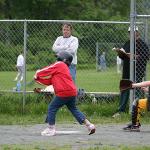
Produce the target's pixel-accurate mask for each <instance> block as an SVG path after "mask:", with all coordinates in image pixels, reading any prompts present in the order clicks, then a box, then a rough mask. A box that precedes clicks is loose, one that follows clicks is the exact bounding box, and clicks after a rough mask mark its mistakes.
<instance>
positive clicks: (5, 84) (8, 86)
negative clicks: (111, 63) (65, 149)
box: [0, 68, 121, 92]
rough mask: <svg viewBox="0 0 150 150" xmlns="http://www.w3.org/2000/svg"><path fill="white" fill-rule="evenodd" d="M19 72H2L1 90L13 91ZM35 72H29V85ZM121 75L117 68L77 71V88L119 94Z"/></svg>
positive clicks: (29, 88) (0, 76) (0, 75)
mask: <svg viewBox="0 0 150 150" xmlns="http://www.w3.org/2000/svg"><path fill="white" fill-rule="evenodd" d="M16 73H17V72H9V71H5V72H0V90H12V89H13V87H15V86H16V82H14V81H13V80H14V78H15V76H16ZM34 73H35V72H34V71H27V75H26V78H27V83H28V82H30V81H31V80H32V79H33V75H34ZM120 77H121V75H118V74H117V73H116V68H111V69H107V70H106V71H105V72H97V71H96V69H93V70H92V69H90V70H77V83H76V84H77V87H78V88H84V89H85V90H86V91H89V92H91V91H95V92H118V91H119V88H118V85H119V81H120ZM37 86H39V85H38V84H35V85H33V86H27V87H26V89H27V90H32V89H33V88H34V87H37Z"/></svg>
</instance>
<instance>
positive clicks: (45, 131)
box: [41, 127, 56, 136]
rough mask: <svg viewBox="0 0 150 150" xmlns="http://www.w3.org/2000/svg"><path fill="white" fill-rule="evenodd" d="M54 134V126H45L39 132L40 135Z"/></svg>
mask: <svg viewBox="0 0 150 150" xmlns="http://www.w3.org/2000/svg"><path fill="white" fill-rule="evenodd" d="M55 134H56V130H55V129H54V128H49V127H48V128H46V129H45V130H44V131H42V132H41V135H42V136H54V135H55Z"/></svg>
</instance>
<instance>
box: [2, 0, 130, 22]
mask: <svg viewBox="0 0 150 150" xmlns="http://www.w3.org/2000/svg"><path fill="white" fill-rule="evenodd" d="M0 7H1V10H0V14H1V15H0V18H1V19H3V18H8V19H13V18H15V19H25V18H26V19H61V20H64V19H71V20H79V19H80V20H111V19H112V18H113V19H116V20H124V19H125V20H127V19H129V12H130V11H129V10H130V1H129V0H126V1H122V0H115V1H113V3H112V1H111V0H107V1H106V0H101V1H98V0H94V1H91V0H78V1H75V0H59V1H55V0H38V1H35V0H26V1H24V0H20V1H18V0H13V1H8V0H3V1H0Z"/></svg>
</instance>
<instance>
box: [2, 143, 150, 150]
mask: <svg viewBox="0 0 150 150" xmlns="http://www.w3.org/2000/svg"><path fill="white" fill-rule="evenodd" d="M149 149H150V147H149V146H124V145H119V146H103V145H101V146H95V147H91V148H90V147H89V148H86V150H149ZM0 150H72V146H71V145H64V146H62V145H61V146H56V145H52V144H50V143H44V142H43V143H34V144H22V145H21V144H17V145H1V146H0ZM80 150H85V148H84V149H82V148H80Z"/></svg>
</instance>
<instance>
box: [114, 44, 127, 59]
mask: <svg viewBox="0 0 150 150" xmlns="http://www.w3.org/2000/svg"><path fill="white" fill-rule="evenodd" d="M112 50H114V51H116V52H117V53H118V56H119V57H120V58H128V59H129V58H130V53H126V52H125V51H124V49H119V48H115V47H114V48H113V49H112Z"/></svg>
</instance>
